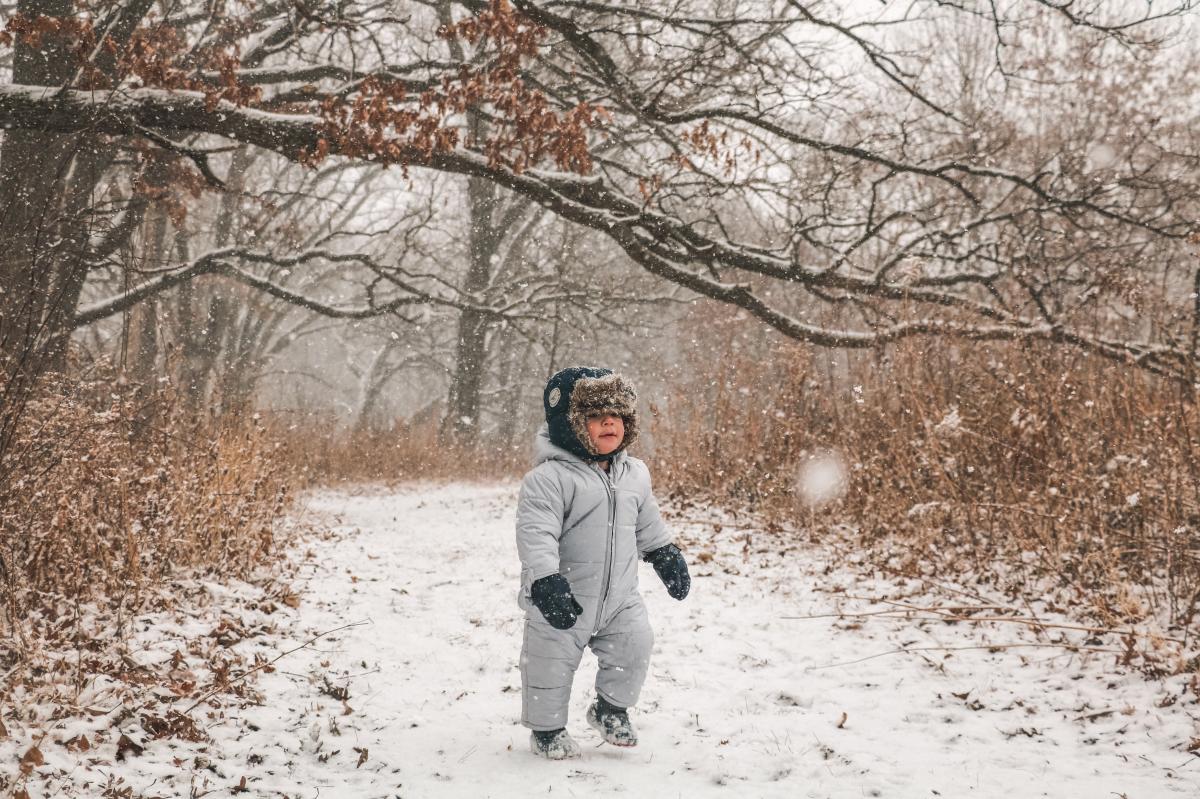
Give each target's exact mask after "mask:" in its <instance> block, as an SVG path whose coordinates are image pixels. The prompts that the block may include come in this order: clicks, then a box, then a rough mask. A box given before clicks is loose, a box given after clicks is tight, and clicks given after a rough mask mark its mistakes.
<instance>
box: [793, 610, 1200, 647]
mask: <svg viewBox="0 0 1200 799" xmlns="http://www.w3.org/2000/svg"><path fill="white" fill-rule="evenodd" d="M885 601H886V600H885ZM890 604H895V605H900V608H898V609H895V610H872V611H864V612H862V613H814V614H812V615H809V616H780V617H779V618H781V619H787V620H790V621H808V620H810V619H863V618H870V617H873V616H880V617H890V618H895V619H902V620H904V621H944V622H1008V623H1010V624H1024V625H1026V626H1029V627H1033V628H1034V629H1043V628H1052V629H1056V630H1077V631H1079V632H1085V633H1098V634H1101V635H1119V636H1122V637H1126V636H1132V637H1134V638H1142V639H1144V638H1149V637H1150V633H1139V632H1138V631H1136V630H1134V629H1132V628H1131V629H1129V630H1118V629H1114V628H1111V627H1086V626H1084V625H1080V624H1055V623H1053V622H1048V621H1042V620H1041V619H1036V618H1035V619H1027V618H1023V617H1014V616H958V615H952V614H950V613H949V612H948V611H950V610H973V609H974V608H970V607H966V608H945V609H943V608H923V607H919V606H916V605H904V604H902V603H899V602H892V603H890ZM980 609H986V608H980ZM997 609H998V610H1003V608H997ZM914 612H926V613H936V614H940V615H936V616H912V615H908V614H911V613H914ZM898 614H905V615H903V616H901V615H898ZM1159 638H1161V639H1162V640H1164V641H1169V642H1171V643H1173V644H1181V645H1186V644H1187V642H1186V641H1184V640H1183V639H1180V638H1171V637H1170V636H1166V635H1160V636H1159Z"/></svg>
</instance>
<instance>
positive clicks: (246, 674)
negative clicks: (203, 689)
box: [183, 619, 371, 716]
mask: <svg viewBox="0 0 1200 799" xmlns="http://www.w3.org/2000/svg"><path fill="white" fill-rule="evenodd" d="M370 623H371V620H370V619H364V620H363V621H355V622H351V623H349V624H343V625H342V626H341V627H335V628H334V629H332V630H326V631H325V632H323V633H317V634H316V635H314V636H313V637H312V638H310V639H308V640H307V641H305V642H304V643H302V644H300V646H297V647H295V648H293V649H289V650H288V651H286V652H283V653H281V654H279V655H276V656H275V657H273V658H271V659H270V660H268V661H267V662H265V663H259V664H258V665H257V666H255V667H254V668H252V669H250V670H249V671H247V672H243V673H242V674H239V675H238V676H237V677H236V678H234V679H232V680H230V681H228V682H226V683H225V684H224V685H222V686H221V687H219V688H214V689H213V690H211V691H209V692H208V693H206V694H205V695H204V696H202V697H200V698H199V699H197V700H196V701H195V702H194V703H193V704H192V705H191V707H189V708H188V709H187V710H185V711H183V715H185V716H186V715H187V714H189V713H191V712H192V711H193V710H195V709H196V708H197V707H199V706H200V705H202V704H204V703H205V702H207V701H208V700H209V699H211V698H212V697H214V696H216V695H217V694H219V693H221V692H222V691H225V690H228V688H229V687H230V686H231V685H233V684H234V683H237V682H241V681H242V680H244V679H246V678H247V677H249V676H250V675H251V674H253V673H254V672H256V671H259V670H261V669H265V668H266V667H267V666H270V665H273V664H274V663H276V662H278V661H279V660H282V659H283V658H285V657H287V656H288V655H290V654H292V653H293V652H299V651H300V650H301V649H304V648H305V647H306V646H310V645H311V644H313V643H314V642H315V641H317V640H319V639H321V638H324V637H325V636H327V635H332V634H333V633H336V632H341V631H342V630H348V629H350V628H351V627H361V626H362V625H364V624H370Z"/></svg>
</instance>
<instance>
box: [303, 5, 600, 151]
mask: <svg viewBox="0 0 1200 799" xmlns="http://www.w3.org/2000/svg"><path fill="white" fill-rule="evenodd" d="M438 34H439V35H440V36H441V37H443V38H445V39H455V38H461V39H464V40H466V41H468V42H470V43H471V44H473V45H478V46H481V47H482V46H484V45H490V46H491V47H492V48H493V49H494V53H492V54H491V57H490V58H489V59H488V60H487V61H486V62H485V65H484V66H483V67H480V68H474V67H470V66H467V65H465V64H464V65H463V66H461V67H460V68H459V71H458V74H457V75H456V76H455V77H454V78H453V79H451V78H449V77H447V78H445V79H444V80H443V81H442V83H441V86H440V87H439V88H437V89H427V90H426V91H424V92H422V93H421V94H420V95H419V97H417V98H416V104H415V106H404V105H401V104H402V103H404V102H405V101H406V100H408V99H410V98H408V96H407V91H406V89H405V87H404V86H403V85H402V84H401V83H400V82H398V81H390V80H385V79H382V78H379V77H377V76H372V77H370V78H368V79H367V80H365V81H364V82H363V83H362V85H361V87H360V88H359V91H358V92H357V93H356V94H355V96H354V98H353V99H352V101H351V102H349V103H347V102H345V100H343V99H342V98H340V97H330V98H328V99H326V100H325V101H323V102H322V104H321V115H322V117H323V119H324V126H323V138H322V139H321V140H319V141H318V143H317V146H316V149H315V150H314V151H313V152H308V151H305V152H302V153H301V157H300V160H301V161H302V162H304V163H307V164H310V165H311V164H316V163H319V162H320V161H321V160H322V159H324V158H325V157H326V156H327V155H328V153H329V152H330V149H331V148H332V149H335V150H336V151H337V152H338V153H340V154H342V155H346V156H350V157H356V158H363V157H367V158H372V159H374V160H377V161H379V162H381V163H384V164H401V165H405V164H408V163H410V162H411V161H413V160H414V157H420V158H423V159H429V158H431V157H432V156H434V155H435V154H438V153H444V152H449V151H450V150H452V149H454V147H456V146H457V145H458V143H459V137H460V131H459V129H458V128H457V127H456V126H455V125H456V123H455V121H454V117H455V115H462V114H465V113H467V112H468V111H481V110H483V109H484V108H487V107H490V109H491V111H492V112H493V113H495V118H494V119H492V125H491V128H490V132H489V133H488V135H487V136H486V139H485V141H482V142H472V143H473V144H478V145H480V146H482V148H483V151H484V154H485V155H486V156H487V158H488V163H489V165H490V166H492V167H496V166H504V167H507V168H509V169H512V170H513V171H514V172H517V173H520V172H522V171H524V170H525V169H527V168H529V167H531V166H534V165H536V164H537V163H539V162H541V161H542V160H543V159H544V158H547V157H549V158H551V159H552V160H553V161H554V163H555V165H556V166H558V167H559V168H560V169H568V170H573V171H576V172H579V173H581V174H587V173H588V172H590V171H591V167H592V161H591V156H590V154H589V152H588V146H587V133H588V130H589V129H591V128H595V127H599V126H600V125H602V124H603V123H604V122H605V121H607V120H608V118H609V117H608V114H607V112H606V111H605V109H604V108H603V107H601V106H596V105H591V104H588V103H580V104H579V105H577V106H576V107H574V108H572V109H570V110H569V111H567V112H566V113H564V114H562V115H560V114H558V113H557V112H556V111H555V110H554V109H553V108H551V107H550V104H549V102H548V101H547V100H546V96H545V94H543V93H542V92H541V91H539V90H537V89H533V88H530V87H529V86H528V85H527V84H526V82H525V80H524V79H523V78H522V77H521V70H522V67H521V64H522V61H524V60H527V59H530V58H533V57H534V56H536V55H537V52H538V48H539V46H540V45H541V42H542V41H543V39H544V38H545V35H546V32H545V29H544V28H542V27H540V26H538V25H535V24H533V23H532V22H530V21H529V20H528V19H526V18H525V17H523V16H522V15H521V14H519V13H518V12H516V11H515V10H514V9H513V8H512V7H511V6H510V5H509V4H508V3H507V2H506V1H505V0H493V1H492V2H491V3H490V5H489V7H488V8H487V9H486V10H484V11H482V12H480V13H479V14H478V15H476V16H475V17H471V18H468V19H466V20H463V21H462V22H458V23H455V24H453V25H445V26H443V27H442V28H441V29H439V31H438Z"/></svg>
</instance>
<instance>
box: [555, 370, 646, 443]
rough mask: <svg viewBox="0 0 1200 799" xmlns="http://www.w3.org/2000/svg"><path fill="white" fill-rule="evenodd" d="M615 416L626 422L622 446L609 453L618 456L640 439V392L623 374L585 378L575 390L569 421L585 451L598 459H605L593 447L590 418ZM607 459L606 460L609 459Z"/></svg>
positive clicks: (575, 386)
mask: <svg viewBox="0 0 1200 799" xmlns="http://www.w3.org/2000/svg"><path fill="white" fill-rule="evenodd" d="M603 413H611V414H612V415H613V416H620V417H621V421H622V422H624V423H625V438H624V439H622V440H621V445H620V446H618V447H617V448H616V449H615V450H613V451H612V452H611V453H609V456H611V455H615V454H617V453H618V452H620V451H621V450H623V449H627V448H628V447H630V446H631V445H632V444H633V443H634V442H635V441H637V437H638V413H637V392H636V391H635V390H634V388H633V384H632V383H631V382H630V381H628V380H626V379H625V377H624V376H623V375H619V374H615V373H613V374H607V375H604V376H603V377H583V378H580V379H579V380H577V381H576V382H575V385H574V386H573V387H572V389H571V400H570V405H569V407H568V410H567V419H568V420H569V421H570V423H571V429H572V431H574V433H575V437H576V438H577V439H579V443H580V444H582V445H583V448H584V449H586V450H587V451H588V453H590V454H591V455H593V456H595V457H602V456H601V455H600V453H599V452H598V451H597V450H596V447H595V445H593V444H592V439H591V437H590V436H589V435H588V431H587V419H588V416H591V415H595V414H603ZM609 456H603V457H609Z"/></svg>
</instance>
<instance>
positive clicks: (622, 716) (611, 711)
mask: <svg viewBox="0 0 1200 799" xmlns="http://www.w3.org/2000/svg"><path fill="white" fill-rule="evenodd" d="M587 721H588V724H590V725H591V726H592V727H594V728H596V730H598V731H599V732H600V734H601V735H602V736H604V740H606V741H608V742H609V743H610V744H612V745H613V746H637V733H636V732H634V731H633V725H632V724H630V723H629V713H628V711H627V710H626V709H625V708H623V707H617V706H616V705H614V704H611V703H609V702H608V701H606V700H605V699H604V697H602V696H598V697H596V701H595V702H594V703H593V704H592V706H591V707H589V708H588V712H587Z"/></svg>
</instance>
